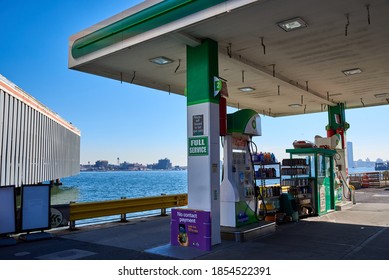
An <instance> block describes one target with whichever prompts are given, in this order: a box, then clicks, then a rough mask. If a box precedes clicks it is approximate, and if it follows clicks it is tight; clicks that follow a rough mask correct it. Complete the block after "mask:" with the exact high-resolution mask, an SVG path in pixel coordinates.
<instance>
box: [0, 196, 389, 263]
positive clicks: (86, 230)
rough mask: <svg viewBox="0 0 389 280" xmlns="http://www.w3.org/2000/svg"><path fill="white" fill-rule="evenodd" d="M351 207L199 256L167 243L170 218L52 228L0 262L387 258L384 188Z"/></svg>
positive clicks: (2, 253) (7, 250)
mask: <svg viewBox="0 0 389 280" xmlns="http://www.w3.org/2000/svg"><path fill="white" fill-rule="evenodd" d="M356 202H357V203H356V204H354V205H352V204H351V205H348V206H345V207H342V210H341V211H336V212H331V213H329V214H327V215H324V216H320V217H310V218H307V219H303V220H300V221H299V222H297V223H288V224H283V225H278V226H277V227H276V230H275V232H274V233H272V234H269V235H266V236H264V237H259V238H255V239H253V240H249V241H245V242H235V241H230V240H223V241H222V243H221V244H218V245H216V246H213V248H212V251H210V252H204V251H200V250H197V249H194V248H184V247H175V246H171V245H169V238H170V216H168V217H148V218H140V219H134V220H130V221H129V222H127V223H119V222H115V223H107V224H102V225H93V226H85V227H81V228H80V229H79V230H77V231H69V230H67V229H65V230H52V231H50V232H51V233H52V235H53V236H54V237H53V238H52V239H47V240H37V241H30V242H26V241H20V240H18V241H17V242H16V244H15V245H12V246H3V247H0V259H2V260H34V259H39V260H53V259H54V260H75V259H84V260H88V259H89V260H126V259H136V260H148V259H154V260H163V259H198V260H229V259H231V260H233V259H242V260H243V259H247V260H250V259H252V260H357V259H359V260H365V259H370V260H378V259H380V260H389V230H388V227H389V190H386V189H385V188H374V189H373V188H369V189H359V190H357V191H356Z"/></svg>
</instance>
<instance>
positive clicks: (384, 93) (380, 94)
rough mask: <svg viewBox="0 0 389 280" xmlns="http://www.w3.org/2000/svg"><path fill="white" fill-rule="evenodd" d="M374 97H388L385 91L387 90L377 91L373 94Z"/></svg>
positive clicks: (388, 94)
mask: <svg viewBox="0 0 389 280" xmlns="http://www.w3.org/2000/svg"><path fill="white" fill-rule="evenodd" d="M374 97H375V98H387V97H389V93H387V92H383V93H377V94H374Z"/></svg>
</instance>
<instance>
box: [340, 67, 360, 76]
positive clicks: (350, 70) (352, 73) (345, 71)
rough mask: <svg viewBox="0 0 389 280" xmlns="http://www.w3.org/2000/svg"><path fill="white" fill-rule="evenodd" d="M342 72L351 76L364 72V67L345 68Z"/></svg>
mask: <svg viewBox="0 0 389 280" xmlns="http://www.w3.org/2000/svg"><path fill="white" fill-rule="evenodd" d="M342 72H343V74H345V75H346V76H351V75H355V74H360V73H362V69H361V68H353V69H348V70H343V71H342Z"/></svg>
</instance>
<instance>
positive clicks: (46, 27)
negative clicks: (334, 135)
mask: <svg viewBox="0 0 389 280" xmlns="http://www.w3.org/2000/svg"><path fill="white" fill-rule="evenodd" d="M140 2H142V1H139V0H138V1H135V0H134V1H124V0H117V1H109V0H94V1H75V0H68V1H47V0H37V1H27V0H24V1H18V0H15V1H6V0H0V8H1V11H2V12H1V15H2V17H1V25H0V35H1V38H2V41H1V43H0V74H1V75H3V76H5V77H6V78H8V79H9V80H11V81H12V82H14V83H15V84H16V85H18V86H19V87H21V88H22V89H24V90H25V91H26V92H27V93H29V94H30V95H32V96H34V97H35V98H36V99H38V100H39V101H41V102H42V103H43V104H45V105H46V106H48V107H49V108H51V109H52V110H53V111H55V112H56V113H58V114H59V115H61V116H62V117H63V118H65V119H66V120H68V121H70V122H72V123H73V124H74V125H75V126H76V127H78V128H79V129H80V130H81V133H82V136H81V163H87V162H88V161H90V162H91V163H94V162H95V161H96V160H100V159H106V160H109V161H110V162H111V163H116V161H117V158H118V157H119V158H120V162H123V161H127V162H138V163H143V164H146V163H154V162H157V161H158V159H161V158H165V157H167V158H169V159H171V161H172V162H173V164H175V165H186V160H187V157H186V138H187V136H186V100H185V97H182V96H177V95H174V94H171V95H169V94H168V93H167V92H160V91H155V90H152V89H148V88H144V87H139V86H135V85H130V84H125V83H123V84H121V83H120V82H117V81H113V80H109V79H106V78H102V77H98V76H92V75H90V74H85V73H81V72H78V71H74V70H69V69H68V67H67V63H68V58H67V55H68V53H67V49H68V39H69V37H70V36H71V35H73V34H75V33H77V32H79V31H81V30H83V29H85V28H87V27H89V26H91V25H93V24H95V23H98V22H99V21H101V20H104V19H106V18H108V17H110V16H112V15H114V14H116V13H119V12H121V11H123V10H125V9H127V8H130V7H132V6H134V5H135V4H137V3H140ZM388 109H389V107H387V106H381V107H374V108H363V109H352V110H347V111H346V120H347V121H348V122H349V123H350V125H351V127H350V129H349V130H348V131H347V137H348V141H351V142H353V145H354V159H355V160H357V159H359V158H361V159H363V160H365V159H366V158H370V160H376V159H377V158H382V159H384V160H387V159H389V145H388V144H387V143H388V139H389V137H388V134H389V133H388V129H387V122H388ZM327 123H328V121H327V113H318V114H311V115H300V116H293V117H283V118H271V117H262V134H263V136H260V137H256V138H255V139H254V140H255V142H256V143H257V146H258V149H259V150H260V151H263V152H273V153H275V155H276V157H277V158H278V159H279V160H281V159H282V158H284V157H286V154H285V153H284V151H285V149H288V148H292V143H293V141H294V140H309V141H314V137H315V135H321V136H325V135H326V131H325V126H326V125H327Z"/></svg>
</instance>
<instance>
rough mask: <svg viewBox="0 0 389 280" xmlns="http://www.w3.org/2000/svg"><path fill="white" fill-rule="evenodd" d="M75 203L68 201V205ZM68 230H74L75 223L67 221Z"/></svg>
mask: <svg viewBox="0 0 389 280" xmlns="http://www.w3.org/2000/svg"><path fill="white" fill-rule="evenodd" d="M73 203H76V202H75V201H70V202H69V205H70V204H73ZM69 230H76V221H69Z"/></svg>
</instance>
